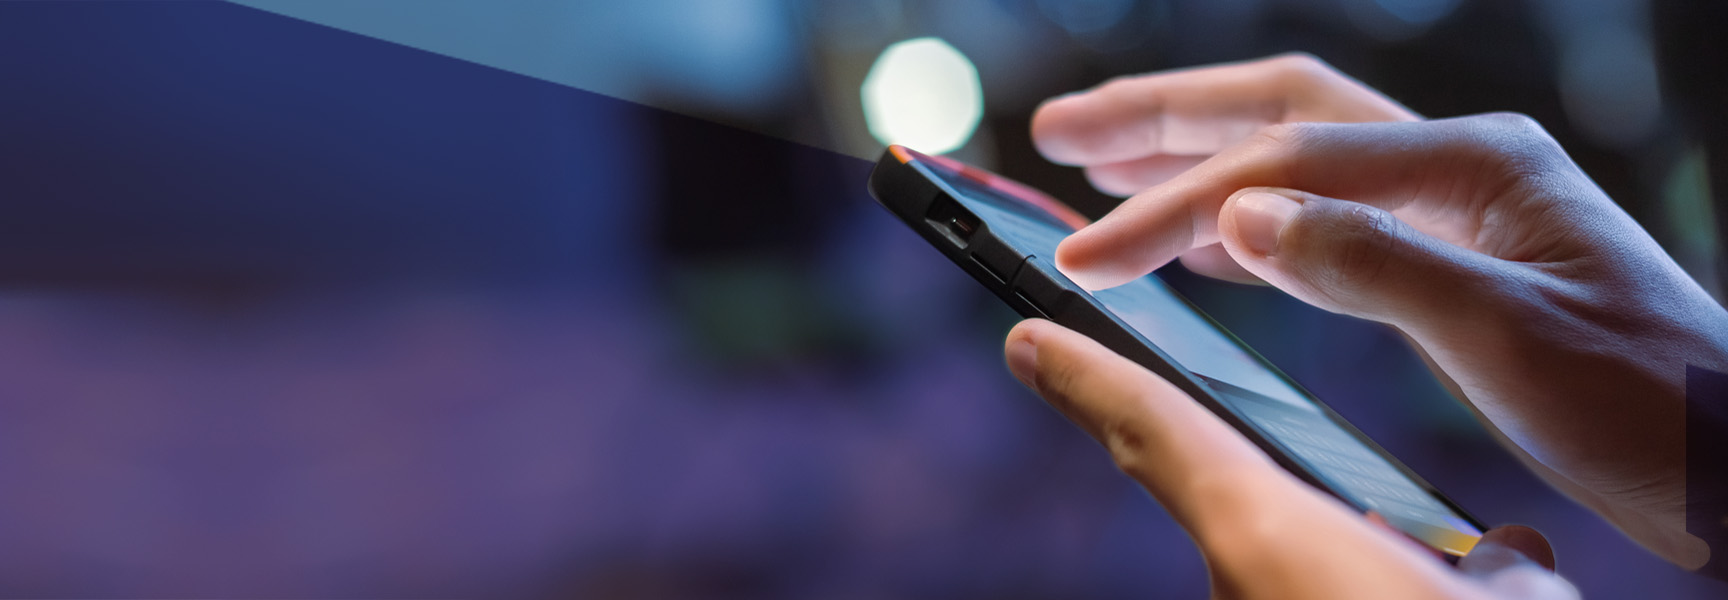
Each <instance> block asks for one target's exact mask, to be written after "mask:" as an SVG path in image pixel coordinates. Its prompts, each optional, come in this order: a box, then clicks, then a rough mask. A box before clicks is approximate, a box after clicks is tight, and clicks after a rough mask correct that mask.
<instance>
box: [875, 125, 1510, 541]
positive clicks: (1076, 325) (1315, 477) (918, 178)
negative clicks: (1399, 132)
mask: <svg viewBox="0 0 1728 600" xmlns="http://www.w3.org/2000/svg"><path fill="white" fill-rule="evenodd" d="M869 188H870V195H871V196H873V197H875V198H876V201H877V202H878V203H880V204H881V205H882V206H883V207H885V208H887V209H888V210H889V212H892V213H894V214H895V215H896V216H898V217H899V218H900V220H901V221H903V222H905V223H906V224H907V225H908V226H910V227H911V228H912V229H913V230H915V231H917V232H918V234H919V235H920V236H923V237H924V239H925V241H927V242H929V243H930V245H932V246H934V247H936V248H937V249H938V250H940V251H941V252H942V254H943V255H945V256H947V257H948V259H949V260H951V261H953V262H954V264H955V265H958V266H959V267H960V268H961V270H964V271H966V273H967V274H969V275H971V276H972V278H973V279H976V280H977V281H978V283H980V284H983V285H984V287H986V288H989V290H990V291H991V293H994V294H995V295H996V297H998V298H1001V299H1002V301H1003V302H1005V303H1007V304H1008V306H1009V307H1011V308H1013V309H1014V311H1015V312H1018V313H1020V316H1022V317H1026V318H1044V319H1049V320H1051V321H1054V322H1056V323H1058V324H1060V325H1062V326H1064V327H1067V328H1069V329H1072V330H1074V331H1077V332H1080V333H1082V334H1084V335H1086V336H1087V337H1090V338H1092V339H1094V340H1097V341H1098V342H1099V343H1101V344H1103V345H1104V346H1105V347H1107V348H1109V349H1111V350H1113V351H1115V352H1116V353H1117V354H1121V355H1122V356H1124V357H1127V358H1128V359H1129V360H1132V361H1134V362H1136V363H1139V364H1140V365H1141V366H1143V367H1146V368H1147V369H1149V370H1151V371H1152V372H1153V373H1156V374H1158V376H1159V377H1163V378H1164V379H1166V380H1168V381H1169V382H1171V383H1172V384H1175V385H1176V386H1177V387H1178V388H1180V389H1181V390H1182V391H1183V392H1186V393H1187V394H1188V395H1189V396H1191V397H1193V398H1194V399H1195V400H1196V401H1198V402H1200V403H1201V404H1202V405H1204V406H1205V407H1206V408H1207V409H1208V410H1211V411H1212V413H1213V414H1216V415H1218V416H1219V417H1220V418H1222V419H1224V421H1225V422H1227V423H1229V424H1230V426H1231V427H1234V428H1236V430H1237V431H1240V432H1242V434H1243V435H1245V436H1247V437H1248V439H1249V440H1251V441H1253V442H1254V444H1255V445H1257V446H1259V447H1260V449H1261V450H1263V451H1265V452H1266V454H1267V455H1268V456H1271V457H1272V459H1273V460H1274V461H1276V462H1277V463H1278V464H1279V465H1281V466H1283V467H1284V468H1285V469H1286V470H1289V471H1290V472H1291V473H1294V474H1296V476H1297V477H1299V478H1301V479H1302V480H1303V481H1306V482H1308V483H1309V484H1311V485H1313V486H1315V487H1317V488H1319V489H1321V490H1323V491H1325V492H1327V493H1328V494H1331V495H1332V496H1334V497H1337V498H1338V499H1340V500H1342V501H1343V502H1345V503H1346V504H1349V505H1351V506H1352V507H1354V508H1355V509H1356V510H1358V511H1364V510H1365V509H1364V507H1363V506H1361V505H1360V504H1358V503H1357V502H1356V501H1354V500H1352V499H1351V498H1349V497H1348V496H1346V495H1344V494H1341V493H1339V491H1338V490H1337V488H1335V487H1334V486H1333V485H1332V484H1331V483H1329V482H1328V481H1326V479H1325V477H1324V476H1322V475H1321V474H1319V473H1316V472H1313V471H1312V470H1310V469H1309V468H1308V467H1307V466H1306V465H1304V464H1302V463H1301V462H1300V461H1298V460H1296V459H1294V458H1293V457H1292V456H1290V454H1289V452H1288V451H1286V450H1285V449H1284V448H1282V447H1280V446H1279V445H1278V443H1277V442H1276V441H1274V440H1272V439H1271V438H1269V437H1267V436H1265V435H1262V434H1261V433H1260V431H1259V430H1258V429H1257V428H1255V427H1254V426H1252V425H1250V424H1249V423H1248V422H1247V421H1246V419H1245V418H1244V417H1242V416H1240V415H1238V414H1236V413H1235V412H1234V411H1233V410H1231V409H1230V408H1229V407H1228V406H1227V405H1226V404H1225V403H1224V402H1223V401H1221V400H1220V399H1219V398H1218V396H1217V395H1216V392H1214V391H1213V390H1212V389H1211V388H1210V387H1209V386H1208V385H1207V384H1206V383H1204V382H1203V381H1201V380H1200V379H1199V378H1197V377H1196V376H1195V375H1193V374H1192V373H1190V372H1188V370H1187V369H1183V368H1181V367H1178V366H1177V364H1176V362H1175V361H1173V360H1172V359H1171V358H1170V357H1169V356H1168V355H1166V354H1165V353H1164V352H1163V351H1162V350H1160V349H1159V348H1158V347H1156V346H1155V345H1153V344H1151V343H1150V342H1149V341H1147V340H1145V339H1144V338H1142V337H1141V336H1140V334H1139V333H1137V332H1135V331H1134V330H1133V329H1132V328H1131V327H1129V326H1128V325H1127V324H1126V323H1123V322H1122V321H1121V320H1120V319H1118V318H1117V317H1116V316H1115V315H1114V314H1113V313H1111V312H1110V311H1109V310H1108V309H1106V308H1105V307H1104V306H1102V305H1101V304H1099V303H1097V302H1096V301H1095V300H1093V299H1091V297H1090V295H1089V294H1083V293H1082V291H1081V290H1082V288H1080V286H1078V285H1077V284H1075V283H1074V282H1073V281H1070V280H1069V279H1068V278H1067V277H1066V276H1064V275H1062V274H1061V272H1059V271H1057V270H1056V268H1055V265H1054V263H1053V262H1052V261H1053V260H1054V259H1053V257H1046V256H1034V255H1031V254H1028V253H1026V252H1024V251H1022V250H1021V249H1019V248H1015V247H1013V246H1012V245H1010V244H1009V243H1008V242H1006V241H1004V240H1003V239H1001V238H999V237H997V236H996V235H994V234H992V233H991V231H990V227H989V223H988V222H979V223H978V226H977V228H976V230H975V231H972V232H971V234H970V235H969V239H968V240H967V243H965V244H964V245H962V244H960V243H957V240H956V239H954V238H953V237H950V234H949V233H948V232H947V231H945V230H946V226H945V225H943V224H942V223H943V221H944V220H945V219H932V218H929V216H930V215H931V214H932V211H935V212H938V213H940V212H942V211H943V210H944V207H946V206H949V205H958V204H959V203H958V202H957V201H955V200H954V199H953V198H951V197H948V192H947V191H945V190H944V189H943V188H942V186H941V185H940V184H938V183H937V182H936V181H934V180H932V179H931V178H930V177H929V176H927V175H925V174H924V173H923V172H921V171H919V169H918V168H917V167H915V166H914V165H913V163H912V162H901V160H900V159H899V158H897V157H895V156H894V155H893V154H892V152H891V151H890V152H884V153H883V155H882V158H881V159H880V160H878V161H877V163H876V167H875V169H874V170H872V171H871V173H870V182H869ZM947 210H952V209H947ZM962 210H964V209H962ZM1178 297H1179V298H1180V297H1181V296H1180V295H1179V294H1178ZM1182 301H1183V302H1186V303H1188V305H1189V306H1190V307H1191V308H1194V312H1195V313H1197V314H1199V315H1201V316H1202V317H1203V318H1205V319H1206V320H1207V321H1208V322H1210V323H1211V324H1212V325H1213V326H1214V327H1217V328H1218V330H1219V331H1221V332H1224V333H1225V335H1229V336H1230V338H1231V339H1233V340H1236V341H1237V343H1238V344H1241V341H1240V340H1239V339H1237V338H1236V337H1235V336H1234V335H1232V334H1230V333H1229V331H1228V330H1226V329H1224V328H1223V327H1222V326H1220V325H1219V324H1218V323H1217V322H1216V321H1214V320H1212V318H1211V317H1210V316H1207V315H1206V314H1205V312H1203V311H1201V310H1200V309H1199V308H1198V307H1195V306H1194V305H1193V303H1192V302H1188V300H1187V299H1186V298H1182ZM1241 346H1242V347H1243V348H1244V349H1245V350H1247V351H1248V352H1249V353H1250V354H1252V355H1253V356H1254V358H1256V359H1258V360H1259V361H1260V362H1261V363H1262V364H1264V365H1266V367H1267V368H1268V369H1269V370H1271V371H1272V372H1273V373H1274V374H1276V375H1277V376H1278V377H1279V378H1281V379H1283V380H1285V381H1287V382H1289V383H1290V385H1292V386H1294V387H1295V388H1296V389H1298V390H1300V391H1301V393H1302V394H1303V395H1305V396H1307V397H1308V398H1310V399H1312V400H1314V403H1315V404H1316V405H1317V406H1318V407H1319V408H1320V409H1321V410H1322V411H1323V412H1324V413H1325V415H1326V417H1327V418H1328V419H1331V420H1332V421H1333V422H1334V423H1337V424H1338V426H1339V427H1340V428H1342V429H1343V430H1344V431H1345V432H1346V433H1347V434H1349V435H1350V436H1352V437H1354V438H1356V439H1357V440H1360V441H1361V442H1362V443H1363V445H1365V446H1367V447H1368V448H1369V449H1370V450H1372V451H1374V452H1375V453H1377V454H1379V455H1380V456H1382V457H1384V458H1385V459H1386V460H1387V462H1389V463H1391V465H1392V466H1393V468H1396V469H1397V470H1398V471H1399V472H1400V473H1402V474H1403V475H1404V476H1405V477H1408V478H1410V480H1411V481H1412V482H1414V483H1415V484H1416V485H1417V486H1418V487H1420V488H1422V489H1423V490H1424V491H1426V492H1427V493H1428V494H1429V495H1432V496H1433V497H1434V498H1435V499H1436V500H1438V501H1440V502H1441V503H1442V504H1445V505H1446V506H1447V507H1448V508H1450V509H1452V511H1453V512H1455V513H1457V515H1458V516H1460V517H1462V518H1464V519H1465V520H1467V521H1469V522H1470V524H1471V525H1472V526H1474V527H1476V528H1477V529H1478V530H1481V531H1487V528H1486V527H1485V526H1484V525H1483V524H1482V522H1481V521H1479V520H1478V519H1476V518H1475V517H1474V516H1472V515H1470V513H1468V512H1466V511H1465V510H1464V509H1463V508H1461V507H1459V506H1458V504H1457V503H1455V502H1453V501H1452V500H1451V499H1450V498H1447V497H1446V496H1445V495H1444V494H1441V493H1440V491H1439V490H1437V489H1435V488H1434V486H1432V485H1430V484H1429V483H1428V482H1427V481H1426V480H1423V479H1422V478H1421V476H1419V475H1417V474H1416V473H1415V472H1414V471H1411V470H1410V468H1409V467H1407V466H1405V465H1404V463H1403V462H1401V461H1399V460H1398V459H1397V458H1396V457H1394V456H1392V455H1391V454H1390V453H1388V452H1386V450H1385V449H1383V448H1381V447H1380V445H1379V444H1376V443H1374V440H1372V439H1369V438H1368V436H1366V435H1364V434H1363V433H1362V432H1361V431H1360V430H1358V429H1356V427H1355V426H1353V425H1351V424H1350V423H1349V421H1346V420H1344V418H1343V417H1342V416H1339V415H1338V413H1337V412H1335V411H1333V410H1332V408H1331V407H1330V406H1327V405H1326V403H1325V402H1321V401H1320V400H1319V399H1318V398H1317V397H1315V396H1314V394H1312V393H1310V392H1308V390H1307V389H1305V388H1303V387H1302V386H1301V385H1298V384H1297V383H1296V382H1295V381H1294V380H1291V379H1290V377H1289V376H1287V375H1285V374H1284V373H1283V372H1282V371H1279V370H1278V369H1277V368H1276V367H1274V366H1272V364H1271V363H1270V362H1267V361H1266V360H1265V358H1264V357H1261V356H1260V355H1259V353H1257V352H1254V350H1253V349H1252V348H1249V347H1248V346H1247V345H1246V344H1241ZM1447 556H1448V558H1449V560H1454V561H1455V560H1456V557H1452V556H1450V555H1447Z"/></svg>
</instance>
